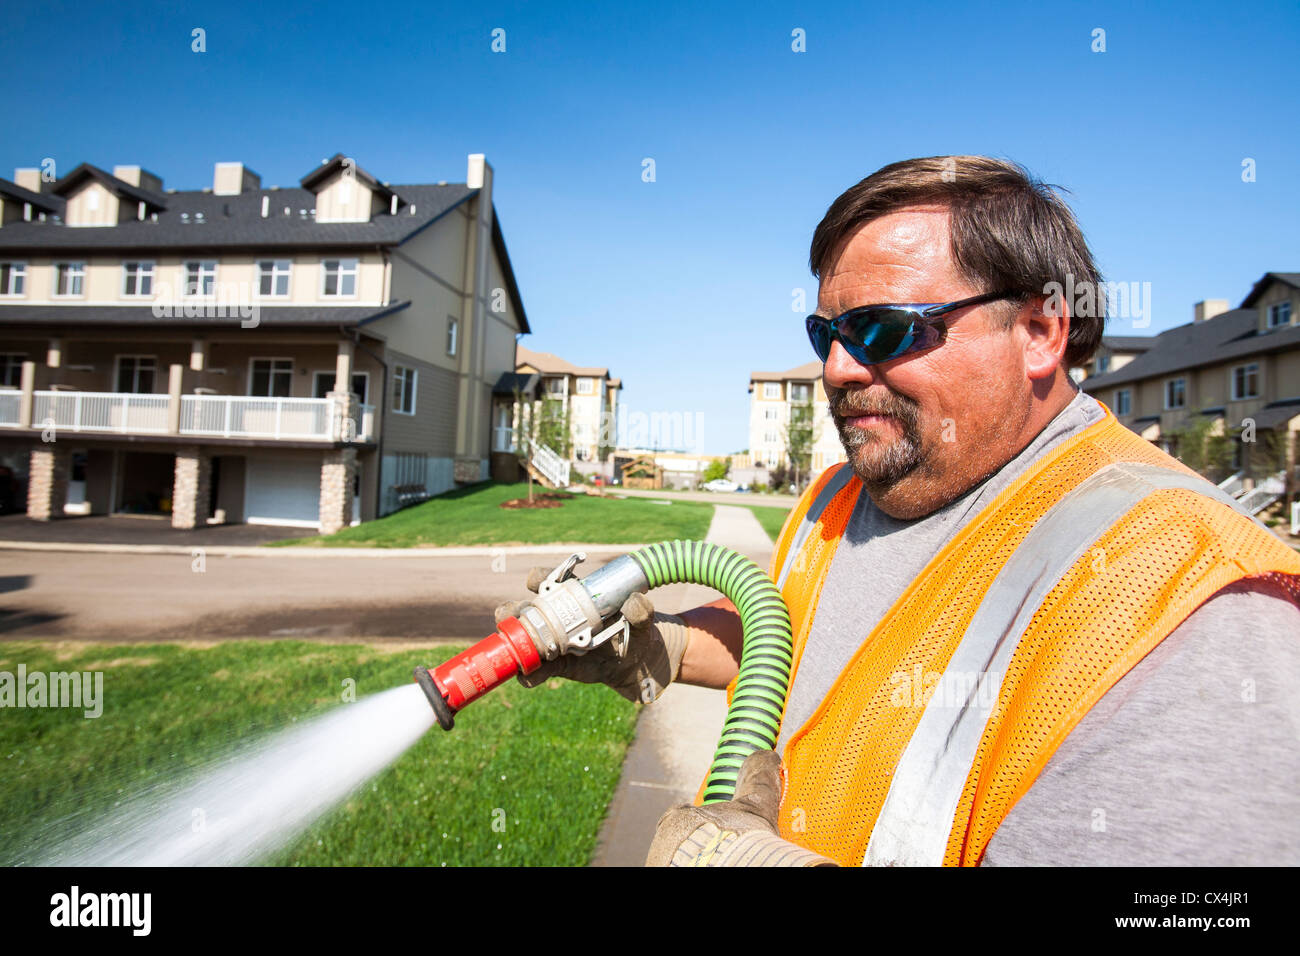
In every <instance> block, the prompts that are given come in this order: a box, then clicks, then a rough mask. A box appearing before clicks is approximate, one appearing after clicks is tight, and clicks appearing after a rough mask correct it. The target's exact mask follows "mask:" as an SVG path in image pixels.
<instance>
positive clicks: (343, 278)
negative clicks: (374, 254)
mask: <svg viewBox="0 0 1300 956" xmlns="http://www.w3.org/2000/svg"><path fill="white" fill-rule="evenodd" d="M320 294H321V295H323V296H335V297H338V298H351V297H353V296H355V295H356V294H357V260H356V259H325V260H323V261H322V262H321V290H320Z"/></svg>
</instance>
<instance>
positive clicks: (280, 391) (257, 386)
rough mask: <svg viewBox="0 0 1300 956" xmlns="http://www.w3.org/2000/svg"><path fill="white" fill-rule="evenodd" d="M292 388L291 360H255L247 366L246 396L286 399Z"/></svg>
mask: <svg viewBox="0 0 1300 956" xmlns="http://www.w3.org/2000/svg"><path fill="white" fill-rule="evenodd" d="M292 388H293V359H287V358H255V359H253V361H252V363H251V364H250V366H249V373H248V394H249V395H264V396H266V397H267V398H288V397H289V393H290V391H292Z"/></svg>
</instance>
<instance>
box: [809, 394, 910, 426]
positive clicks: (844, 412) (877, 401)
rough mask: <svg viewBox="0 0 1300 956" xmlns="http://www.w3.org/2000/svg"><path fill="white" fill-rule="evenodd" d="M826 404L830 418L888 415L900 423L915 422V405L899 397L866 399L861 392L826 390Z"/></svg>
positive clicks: (887, 396) (882, 396)
mask: <svg viewBox="0 0 1300 956" xmlns="http://www.w3.org/2000/svg"><path fill="white" fill-rule="evenodd" d="M826 399H827V404H828V405H829V406H830V412H831V416H832V417H834V418H836V419H844V418H852V417H854V416H857V415H888V416H890V417H891V418H897V419H899V420H900V421H902V422H905V423H911V422H915V421H916V411H917V404H916V403H915V402H913V401H910V400H909V399H906V398H903V397H902V396H901V395H893V394H885V395H881V396H878V397H877V396H872V397H868V396H867V395H866V393H864V392H861V391H851V390H847V389H846V390H843V391H841V390H839V389H836V390H835V391H833V392H832V391H831V390H830V389H827V390H826Z"/></svg>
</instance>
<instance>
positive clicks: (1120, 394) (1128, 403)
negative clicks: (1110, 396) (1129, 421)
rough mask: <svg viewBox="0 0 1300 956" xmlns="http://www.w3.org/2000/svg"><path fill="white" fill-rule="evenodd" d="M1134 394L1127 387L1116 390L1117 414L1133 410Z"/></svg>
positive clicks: (1124, 413)
mask: <svg viewBox="0 0 1300 956" xmlns="http://www.w3.org/2000/svg"><path fill="white" fill-rule="evenodd" d="M1132 406H1133V395H1132V393H1131V392H1130V391H1129V390H1128V389H1127V388H1121V389H1117V390H1116V391H1115V414H1116V415H1127V414H1129V413H1130V412H1131V411H1132Z"/></svg>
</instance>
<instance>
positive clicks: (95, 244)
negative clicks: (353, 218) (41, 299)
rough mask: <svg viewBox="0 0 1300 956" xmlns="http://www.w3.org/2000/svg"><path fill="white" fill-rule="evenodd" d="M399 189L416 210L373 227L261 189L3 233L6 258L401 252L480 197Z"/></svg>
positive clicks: (180, 198) (0, 242) (300, 193)
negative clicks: (315, 213) (144, 215)
mask: <svg viewBox="0 0 1300 956" xmlns="http://www.w3.org/2000/svg"><path fill="white" fill-rule="evenodd" d="M101 172H102V170H101ZM105 175H107V174H105ZM110 178H111V177H110ZM118 181H119V182H120V180H118ZM124 185H128V186H129V184H124ZM130 188H132V189H134V188H135V187H130ZM393 188H394V189H395V190H398V191H400V193H401V195H402V196H403V197H404V198H405V199H406V200H407V201H408V202H409V203H410V205H409V206H407V207H406V208H405V209H404V210H403V211H400V212H398V214H397V215H395V216H390V215H388V213H387V211H385V212H383V213H380V214H378V215H376V216H374V217H373V218H372V219H371V221H369V222H316V220H315V219H314V218H313V217H312V216H310V215H306V216H301V215H299V210H300V209H303V210H309V211H310V210H311V209H314V208H315V207H316V197H315V195H314V194H313V193H311V192H309V191H308V190H306V189H296V188H295V189H257V190H250V191H249V192H244V193H240V194H239V195H237V196H218V195H215V194H213V193H208V192H202V191H200V190H187V191H185V192H176V193H168V194H167V197H166V198H167V208H166V209H165V210H160V211H159V212H158V220H157V222H154V221H152V219H147V220H145V221H143V222H141V221H137V220H134V219H133V220H131V221H129V222H123V223H120V224H118V225H116V226H105V227H102V228H90V227H86V228H78V227H75V226H67V225H60V224H56V223H51V222H14V223H10V224H8V225H6V226H5V227H4V228H3V229H0V252H25V253H29V254H30V253H32V252H38V251H47V250H48V251H51V252H80V251H86V252H99V251H108V250H112V251H114V252H128V251H130V252H143V251H159V250H179V249H196V250H203V249H231V248H241V249H273V248H289V247H292V248H298V249H343V248H357V247H367V246H369V247H374V246H395V245H398V244H399V243H402V242H405V241H406V240H407V239H409V238H410V237H411V236H413V235H415V234H416V233H417V232H419V231H420V230H422V229H424V228H426V227H427V226H429V225H431V224H432V223H433V222H434V221H435V220H437V219H439V218H440V217H442V216H443V215H445V214H446V213H448V212H450V211H451V210H452V209H454V208H456V207H457V206H459V205H460V204H461V203H463V202H464V201H465V200H467V199H468V198H469V197H470V196H471V195H473V194H474V193H475V192H477V190H473V189H470V188H469V187H468V186H466V185H465V184H463V183H459V184H454V185H449V186H395V187H393ZM263 196H268V197H270V215H269V216H267V218H265V219H263V218H262V197H263ZM286 207H288V209H289V215H287V216H286V215H285V213H284V210H285V208H286ZM412 210H414V211H412ZM200 214H201V216H202V218H201V219H200V218H199V216H200ZM182 215H184V216H185V218H184V219H182V218H181V217H182Z"/></svg>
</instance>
